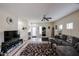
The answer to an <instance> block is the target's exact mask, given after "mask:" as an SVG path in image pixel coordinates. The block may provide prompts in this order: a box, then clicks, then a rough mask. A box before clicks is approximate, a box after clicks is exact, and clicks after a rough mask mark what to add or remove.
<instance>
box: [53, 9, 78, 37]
mask: <svg viewBox="0 0 79 59" xmlns="http://www.w3.org/2000/svg"><path fill="white" fill-rule="evenodd" d="M71 22H73V23H74V24H73V26H74V28H73V30H68V29H66V24H67V23H71ZM61 24H62V25H63V31H62V33H63V34H66V35H71V36H75V37H79V10H77V11H75V12H73V13H71V14H69V15H67V16H65V17H63V18H61V19H60V20H57V21H55V22H54V25H57V26H58V25H61ZM55 34H56V32H55Z"/></svg>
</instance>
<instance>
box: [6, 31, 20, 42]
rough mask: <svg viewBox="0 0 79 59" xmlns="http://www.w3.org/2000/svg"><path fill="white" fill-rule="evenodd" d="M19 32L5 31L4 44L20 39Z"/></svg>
mask: <svg viewBox="0 0 79 59" xmlns="http://www.w3.org/2000/svg"><path fill="white" fill-rule="evenodd" d="M18 37H19V35H18V31H4V42H7V41H10V40H12V39H13V38H18Z"/></svg>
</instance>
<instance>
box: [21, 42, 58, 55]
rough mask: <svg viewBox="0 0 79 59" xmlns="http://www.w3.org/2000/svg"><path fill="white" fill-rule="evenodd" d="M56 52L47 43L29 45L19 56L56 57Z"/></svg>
mask: <svg viewBox="0 0 79 59" xmlns="http://www.w3.org/2000/svg"><path fill="white" fill-rule="evenodd" d="M56 55H57V54H56V52H55V51H54V50H53V49H52V48H51V45H50V44H48V43H40V44H36V43H31V44H28V45H27V46H26V48H25V49H24V50H23V51H22V52H21V54H20V56H56Z"/></svg>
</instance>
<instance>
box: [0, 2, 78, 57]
mask: <svg viewBox="0 0 79 59" xmlns="http://www.w3.org/2000/svg"><path fill="white" fill-rule="evenodd" d="M78 25H79V4H76V3H63V4H62V3H29V4H27V3H19V4H18V3H17V4H15V3H11V4H9V3H0V55H2V56H75V55H76V56H78V55H79V43H78V42H79V26H78ZM67 49H68V50H67ZM67 52H68V53H67Z"/></svg>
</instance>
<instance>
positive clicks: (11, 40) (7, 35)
mask: <svg viewBox="0 0 79 59" xmlns="http://www.w3.org/2000/svg"><path fill="white" fill-rule="evenodd" d="M19 43H23V40H22V39H20V35H19V34H18V31H17V30H16V31H4V42H2V45H1V52H2V53H7V51H8V50H9V49H11V48H12V47H15V46H17V45H18V44H19Z"/></svg>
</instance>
